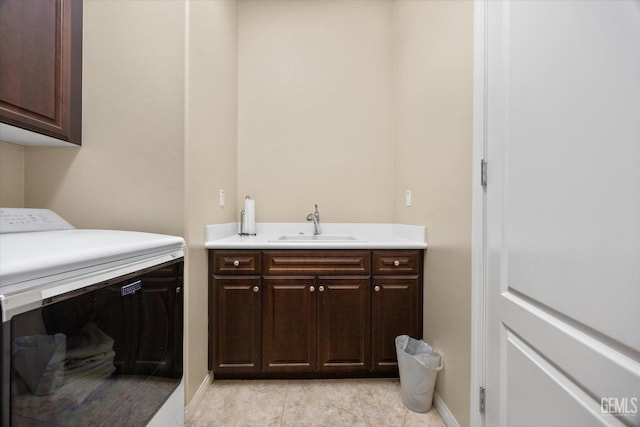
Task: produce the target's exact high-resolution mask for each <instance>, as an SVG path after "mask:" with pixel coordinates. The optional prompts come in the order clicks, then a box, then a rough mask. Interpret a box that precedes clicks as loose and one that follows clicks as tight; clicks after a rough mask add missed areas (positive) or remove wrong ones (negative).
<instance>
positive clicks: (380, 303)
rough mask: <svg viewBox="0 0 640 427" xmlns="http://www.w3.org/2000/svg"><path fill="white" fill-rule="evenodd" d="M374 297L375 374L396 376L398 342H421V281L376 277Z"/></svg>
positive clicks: (412, 277)
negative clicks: (404, 337)
mask: <svg viewBox="0 0 640 427" xmlns="http://www.w3.org/2000/svg"><path fill="white" fill-rule="evenodd" d="M372 282H373V295H372V299H371V301H372V304H371V307H372V316H371V318H372V325H371V326H372V327H371V337H372V338H371V339H372V349H373V351H372V353H373V354H372V359H373V370H374V372H376V373H380V374H391V373H394V374H396V375H397V372H398V361H397V357H396V347H395V338H396V337H397V336H398V335H409V336H411V337H414V338H418V339H421V338H422V309H421V307H422V293H421V292H420V289H421V288H422V281H421V280H420V279H419V278H418V277H417V276H409V277H374V278H373V281H372Z"/></svg>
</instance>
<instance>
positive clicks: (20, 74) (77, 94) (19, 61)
mask: <svg viewBox="0 0 640 427" xmlns="http://www.w3.org/2000/svg"><path fill="white" fill-rule="evenodd" d="M0 122H2V123H5V124H8V125H12V126H15V127H19V128H22V129H26V130H28V131H32V132H36V133H38V134H42V135H46V136H48V137H51V138H55V139H58V140H62V141H67V142H71V143H73V144H77V145H80V143H81V131H82V0H2V1H0ZM14 133H15V132H14V131H12V129H11V128H9V127H8V126H1V127H0V139H5V140H8V141H9V142H17V143H23V144H37V143H38V142H37V140H38V138H37V136H34V137H33V138H32V139H33V141H31V140H29V137H24V136H21V137H20V139H19V140H13V135H14Z"/></svg>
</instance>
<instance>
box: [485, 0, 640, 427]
mask: <svg viewBox="0 0 640 427" xmlns="http://www.w3.org/2000/svg"><path fill="white" fill-rule="evenodd" d="M482 7H483V8H485V9H484V10H485V11H486V15H485V17H484V25H485V35H486V39H485V41H486V44H485V47H486V57H485V58H486V64H487V67H486V90H485V92H484V93H485V99H486V104H485V105H486V109H485V112H486V116H485V127H484V128H485V130H486V134H485V135H486V137H485V140H486V158H487V163H488V186H487V189H486V233H487V234H486V251H487V252H486V280H487V281H486V283H487V285H486V286H487V294H486V298H487V305H486V322H487V323H486V325H487V337H486V338H487V341H486V353H485V354H486V359H485V360H486V362H485V363H486V365H485V366H486V384H485V385H486V412H485V425H486V426H504V427H520V426H536V427H538V426H543V427H551V426H600V425H631V426H640V1H639V0H613V1H599V0H581V1H575V0H571V1H566V0H560V1H543V0H532V1H525V0H518V1H511V2H507V1H501V0H490V1H487V2H486V3H484V5H483V6H482Z"/></svg>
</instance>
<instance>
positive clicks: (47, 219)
mask: <svg viewBox="0 0 640 427" xmlns="http://www.w3.org/2000/svg"><path fill="white" fill-rule="evenodd" d="M74 228H75V227H74V226H73V225H71V224H69V223H68V222H67V221H65V220H64V219H62V217H61V216H59V215H58V214H56V213H55V212H53V211H52V210H49V209H29V208H0V234H5V233H24V232H28V231H52V230H73V229H74Z"/></svg>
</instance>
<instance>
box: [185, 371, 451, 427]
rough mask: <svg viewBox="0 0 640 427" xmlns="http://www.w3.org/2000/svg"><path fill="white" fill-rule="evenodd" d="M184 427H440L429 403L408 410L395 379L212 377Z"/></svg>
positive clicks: (443, 426) (439, 420) (433, 409)
mask: <svg viewBox="0 0 640 427" xmlns="http://www.w3.org/2000/svg"><path fill="white" fill-rule="evenodd" d="M186 426H187V427H202V426H208V427H209V426H211V427H231V426H331V427H339V426H349V427H351V426H375V427H384V426H398V427H400V426H407V427H409V426H416V427H445V423H444V422H443V421H442V418H441V417H440V415H439V414H438V412H437V411H436V409H435V408H434V407H432V408H431V410H430V411H429V412H427V413H425V414H418V413H415V412H412V411H410V410H409V409H407V408H406V407H405V406H404V405H403V403H402V400H401V398H400V380H398V379H397V378H395V379H393V378H390V379H347V380H342V379H341V380H247V381H241V380H217V381H215V382H214V383H213V384H211V386H210V387H209V389H208V390H207V391H206V393H205V395H204V396H203V398H202V400H201V401H200V403H199V404H198V406H197V407H196V408H193V409H191V411H190V413H189V414H188V416H187V419H186Z"/></svg>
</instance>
